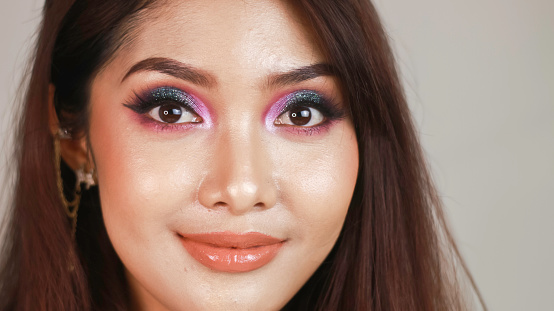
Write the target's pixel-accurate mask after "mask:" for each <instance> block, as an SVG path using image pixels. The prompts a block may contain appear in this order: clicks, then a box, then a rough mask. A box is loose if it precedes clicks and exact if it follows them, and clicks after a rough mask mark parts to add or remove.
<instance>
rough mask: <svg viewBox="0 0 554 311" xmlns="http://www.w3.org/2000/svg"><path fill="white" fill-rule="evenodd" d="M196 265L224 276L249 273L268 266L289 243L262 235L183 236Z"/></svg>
mask: <svg viewBox="0 0 554 311" xmlns="http://www.w3.org/2000/svg"><path fill="white" fill-rule="evenodd" d="M179 237H180V238H181V243H183V246H184V247H185V249H186V250H187V252H188V253H189V254H190V255H191V256H192V257H193V258H194V259H196V261H198V262H200V263H201V264H203V265H204V266H206V267H208V268H210V269H212V270H216V271H220V272H235V273H236V272H248V271H252V270H256V269H258V268H261V267H262V266H264V265H266V264H268V263H269V262H270V261H271V260H272V259H273V258H274V257H275V256H276V255H277V253H278V252H279V250H280V249H281V247H282V246H283V244H284V243H285V242H286V240H282V239H278V238H275V237H272V236H269V235H265V234H263V233H259V232H247V233H233V232H209V233H200V234H179Z"/></svg>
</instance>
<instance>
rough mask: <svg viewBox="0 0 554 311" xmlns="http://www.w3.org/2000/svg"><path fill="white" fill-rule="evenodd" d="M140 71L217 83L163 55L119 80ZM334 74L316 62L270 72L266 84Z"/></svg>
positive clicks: (328, 67)
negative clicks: (288, 69)
mask: <svg viewBox="0 0 554 311" xmlns="http://www.w3.org/2000/svg"><path fill="white" fill-rule="evenodd" d="M140 71H157V72H160V73H163V74H167V75H170V76H173V77H175V78H178V79H181V80H187V81H190V82H192V83H194V84H197V85H200V86H204V87H213V86H215V85H216V84H217V79H216V78H215V77H214V76H213V75H211V74H210V73H208V72H205V71H203V70H201V69H198V68H195V67H194V66H191V65H188V64H185V63H182V62H179V61H177V60H174V59H170V58H164V57H153V58H147V59H144V60H142V61H140V62H138V63H136V64H135V65H133V67H131V69H129V71H128V72H127V73H126V74H125V76H124V77H123V79H121V82H123V81H125V79H127V78H128V77H129V76H130V75H132V74H134V73H136V72H140ZM335 75H336V70H335V68H334V67H333V66H332V65H330V64H327V63H317V64H312V65H308V66H304V67H300V68H296V69H293V70H291V71H287V72H282V73H275V74H271V75H270V76H269V77H268V79H267V86H269V87H271V86H286V85H290V84H295V83H299V82H302V81H306V80H310V79H314V78H317V77H320V76H335Z"/></svg>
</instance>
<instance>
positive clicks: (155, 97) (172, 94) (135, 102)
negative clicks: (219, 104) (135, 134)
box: [124, 86, 211, 130]
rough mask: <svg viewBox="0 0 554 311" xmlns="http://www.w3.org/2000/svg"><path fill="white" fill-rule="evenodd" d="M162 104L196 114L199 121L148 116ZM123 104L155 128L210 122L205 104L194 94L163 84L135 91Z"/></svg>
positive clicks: (172, 127) (206, 123)
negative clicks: (180, 120)
mask: <svg viewBox="0 0 554 311" xmlns="http://www.w3.org/2000/svg"><path fill="white" fill-rule="evenodd" d="M163 105H170V106H178V107H180V108H182V109H183V110H186V113H190V114H192V115H196V116H198V117H196V118H195V119H196V120H200V121H201V122H198V121H195V122H185V123H178V122H176V123H170V122H163V121H158V120H155V119H153V118H152V117H150V116H148V113H149V112H151V111H152V110H154V109H155V108H157V107H161V106H163ZM124 106H125V107H127V108H129V109H131V110H132V111H134V112H136V113H137V114H139V115H140V116H141V118H143V119H142V121H144V122H145V123H152V124H153V125H154V126H156V127H157V129H163V130H166V129H174V128H183V127H190V126H193V125H196V126H198V125H200V124H203V125H210V124H211V121H210V120H209V118H208V109H207V108H206V106H204V105H203V104H202V102H201V101H200V100H199V99H198V98H196V97H195V96H193V95H191V94H189V93H187V92H185V91H182V90H180V89H178V88H176V87H169V86H163V87H158V88H154V89H148V90H146V91H143V92H140V93H136V92H135V93H134V96H133V97H132V98H131V99H130V100H129V101H127V103H125V104H124Z"/></svg>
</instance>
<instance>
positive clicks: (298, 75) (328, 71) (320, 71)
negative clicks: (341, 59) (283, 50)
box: [268, 63, 337, 86]
mask: <svg viewBox="0 0 554 311" xmlns="http://www.w3.org/2000/svg"><path fill="white" fill-rule="evenodd" d="M336 72H337V71H336V69H335V67H334V66H332V65H331V64H327V63H317V64H313V65H309V66H304V67H300V68H297V69H293V70H291V71H287V72H284V73H277V74H274V75H271V76H270V77H269V79H268V85H269V86H286V85H290V84H295V83H299V82H302V81H306V80H310V79H314V78H317V77H320V76H336V75H337V74H336Z"/></svg>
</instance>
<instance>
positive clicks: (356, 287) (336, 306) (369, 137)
mask: <svg viewBox="0 0 554 311" xmlns="http://www.w3.org/2000/svg"><path fill="white" fill-rule="evenodd" d="M155 3H156V2H155V1H149V0H136V1H113V0H95V1H92V0H88V1H85V0H77V1H75V2H74V1H71V0H65V1H62V0H47V1H46V3H45V7H44V12H43V13H44V19H43V22H42V26H41V29H40V32H39V36H38V42H37V46H36V50H35V54H34V57H33V61H34V63H33V67H32V71H31V77H30V84H29V87H28V91H27V94H26V98H25V101H24V107H23V109H24V110H23V111H24V113H23V116H22V120H21V123H20V128H19V132H18V140H17V144H18V145H17V155H18V178H17V181H16V190H15V196H14V201H13V206H12V207H13V210H12V214H11V223H10V227H9V229H8V239H7V240H6V243H5V245H4V247H5V250H4V252H3V254H4V258H3V260H4V262H3V264H2V270H1V271H0V273H1V274H0V310H13V309H16V310H37V309H41V310H42V309H47V310H91V309H92V310H126V309H128V307H129V293H128V287H127V283H126V280H125V277H124V275H123V266H122V263H121V261H120V260H119V258H118V257H117V255H116V254H115V251H114V250H113V248H112V246H111V244H110V241H109V238H108V236H107V233H106V230H105V227H104V224H103V221H102V216H101V212H100V203H99V199H98V193H97V191H95V190H91V191H87V192H84V193H83V198H82V200H81V208H80V211H79V219H78V220H79V222H78V226H77V232H76V239H75V240H73V239H72V238H71V225H70V222H69V221H68V219H67V217H66V215H65V213H64V211H63V206H62V203H61V201H60V197H59V194H58V190H57V188H56V171H55V169H54V163H53V154H54V150H53V147H52V146H53V137H52V135H51V134H50V131H49V125H48V104H49V100H48V99H49V93H48V89H49V85H50V84H53V85H54V86H55V88H56V93H55V97H54V98H55V99H54V102H55V108H56V112H57V115H58V118H59V119H60V125H61V126H62V127H65V128H69V129H70V131H71V133H72V134H73V135H80V134H86V131H87V119H88V116H87V109H86V108H87V103H88V96H89V88H90V82H91V80H92V79H93V78H94V76H95V74H96V73H97V72H98V71H99V70H101V69H102V67H103V66H105V65H106V64H107V63H108V62H109V61H110V58H111V57H113V55H114V53H116V51H117V50H118V48H119V47H120V46H121V45H122V44H124V42H125V41H126V40H132V37H133V31H135V25H136V24H137V23H138V21H139V20H141V19H142V18H144V17H145V16H146V15H147V14H148V12H149V11H152V10H154V8H153V6H154V5H155ZM158 5H159V2H158ZM295 5H296V6H297V7H298V9H299V12H300V14H302V17H303V20H304V22H305V23H306V24H307V26H308V27H310V28H311V29H312V30H313V31H314V34H315V36H316V38H317V39H318V42H319V44H320V48H321V50H322V51H323V52H324V53H325V55H326V56H327V59H328V60H329V62H330V63H331V64H332V65H334V67H335V68H337V72H336V74H337V75H338V78H339V81H340V83H341V88H342V93H343V95H344V100H345V102H347V103H349V106H350V110H351V114H352V118H353V121H354V124H355V129H356V134H357V140H358V146H359V159H360V163H359V175H358V180H357V184H356V188H355V191H354V196H353V198H352V202H351V205H350V208H349V211H348V214H347V217H346V221H345V223H344V227H343V230H342V232H341V235H340V237H339V240H338V241H337V243H336V245H335V247H334V248H333V250H332V251H331V253H330V254H329V256H328V257H327V259H326V260H325V261H324V263H323V264H322V265H321V267H320V268H319V269H318V270H317V271H316V272H315V274H314V275H313V276H312V277H311V278H310V280H309V281H308V282H307V283H306V284H305V285H304V287H303V288H302V289H301V290H300V291H299V293H297V294H296V296H295V297H294V298H293V299H292V300H291V301H290V302H289V303H288V304H287V306H286V307H285V309H286V310H464V309H466V308H467V307H468V305H467V302H466V301H465V300H464V292H463V287H462V286H461V284H462V282H461V281H462V280H463V279H466V280H467V281H468V282H469V285H470V287H471V289H473V290H474V293H476V294H477V296H478V297H479V299H480V301H481V304H483V302H482V300H481V298H480V296H479V292H478V291H477V289H476V288H475V284H474V283H473V280H472V278H471V276H470V274H469V273H468V272H467V269H466V267H465V264H464V262H463V260H462V259H461V257H460V255H459V252H458V250H457V248H456V245H455V243H454V241H453V239H452V237H451V234H450V232H449V230H448V228H447V226H446V224H445V220H444V216H443V213H442V210H441V204H440V200H439V199H438V196H437V194H436V191H435V188H434V186H433V183H432V180H431V178H430V176H429V173H428V169H427V167H426V165H425V161H424V159H423V157H422V151H421V148H420V145H419V142H418V138H417V136H416V133H415V129H414V125H413V124H412V121H411V117H410V113H409V109H408V107H407V104H406V101H405V99H404V95H403V92H402V88H401V86H400V83H399V80H398V74H397V72H396V69H395V62H394V59H393V56H392V53H391V50H390V47H389V45H388V42H387V38H386V35H385V33H384V31H383V28H382V26H381V23H380V21H379V18H378V16H377V13H376V10H375V8H374V7H373V6H372V4H371V3H370V2H369V1H368V0H349V1H329V0H327V1H325V0H302V1H296V2H295ZM62 177H63V180H64V184H66V185H67V186H66V189H71V185H72V184H74V179H75V177H74V175H73V173H72V171H71V170H70V169H69V168H67V167H65V166H62ZM70 192H71V191H68V193H67V195H68V196H71V193H70ZM456 267H458V269H456ZM459 275H461V276H463V278H461V279H460V278H458V276H459ZM483 306H484V304H483Z"/></svg>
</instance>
